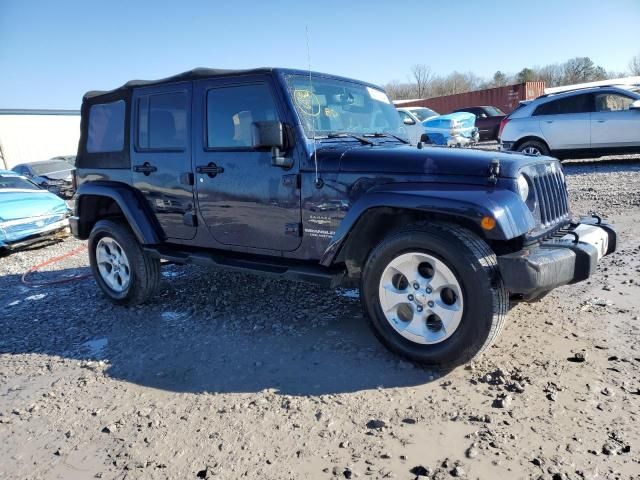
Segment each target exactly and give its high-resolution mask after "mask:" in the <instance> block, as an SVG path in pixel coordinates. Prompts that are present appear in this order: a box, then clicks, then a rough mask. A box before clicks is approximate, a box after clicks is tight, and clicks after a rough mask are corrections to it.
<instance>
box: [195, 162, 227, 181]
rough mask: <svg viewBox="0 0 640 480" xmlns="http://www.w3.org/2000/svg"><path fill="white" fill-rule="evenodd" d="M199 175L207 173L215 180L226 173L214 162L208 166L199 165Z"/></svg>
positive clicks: (197, 168) (197, 170)
mask: <svg viewBox="0 0 640 480" xmlns="http://www.w3.org/2000/svg"><path fill="white" fill-rule="evenodd" d="M196 172H197V173H206V174H207V175H209V178H213V177H215V176H216V175H218V174H219V173H222V172H224V168H222V167H219V166H217V165H216V164H215V163H213V162H209V164H208V165H199V166H197V167H196Z"/></svg>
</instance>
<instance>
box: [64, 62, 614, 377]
mask: <svg viewBox="0 0 640 480" xmlns="http://www.w3.org/2000/svg"><path fill="white" fill-rule="evenodd" d="M407 143H408V142H407V141H406V140H405V132H404V130H403V126H402V122H401V121H400V118H399V116H398V113H397V111H396V110H395V108H394V107H393V105H392V104H391V102H390V101H389V99H388V98H387V95H386V94H385V93H384V91H383V90H381V89H380V88H379V87H377V86H375V85H371V84H368V83H363V82H359V81H355V80H350V79H346V78H340V77H336V76H332V75H324V74H319V73H309V72H303V71H296V70H286V69H275V68H274V69H271V68H263V69H256V70H242V71H230V70H210V69H197V70H193V71H190V72H186V73H182V74H180V75H176V76H173V77H170V78H166V79H163V80H158V81H132V82H129V83H127V84H125V85H123V86H122V87H120V88H117V89H115V90H112V91H108V92H89V93H87V94H86V95H85V96H84V99H83V103H82V124H81V139H80V145H79V149H78V156H77V162H76V166H77V171H76V173H77V183H78V191H77V197H76V207H75V216H74V217H73V218H72V220H71V226H72V230H73V233H74V235H75V236H76V237H77V238H80V239H88V240H89V255H90V260H91V268H92V270H93V274H94V276H95V279H96V282H97V284H98V286H99V287H100V288H101V289H102V291H103V292H104V293H105V294H106V295H107V296H108V297H109V298H110V299H111V300H113V301H114V302H116V303H119V304H129V305H130V304H136V303H140V302H144V301H146V300H148V299H149V298H150V297H151V296H152V295H153V293H154V292H155V290H156V289H157V287H158V282H159V278H160V260H161V259H168V260H170V261H173V262H178V263H198V264H206V265H213V266H219V267H224V268H231V269H236V270H244V271H251V272H260V273H264V274H268V275H277V276H280V277H283V278H288V279H293V280H308V281H312V282H319V283H323V284H325V285H327V286H328V287H337V286H340V285H343V286H349V285H351V286H354V285H355V286H358V287H359V288H360V296H361V299H362V304H363V307H364V310H365V312H366V317H367V318H368V319H369V322H370V324H371V327H372V328H373V331H374V332H375V334H376V335H377V336H378V338H379V339H380V340H381V341H382V342H383V343H384V344H385V345H386V346H387V347H388V348H390V349H391V350H393V351H394V352H397V353H398V354H400V355H402V356H404V357H406V358H407V359H410V360H412V361H415V362H418V363H421V364H426V365H439V366H446V367H451V366H455V365H457V364H460V363H463V362H466V361H468V360H470V359H471V358H473V357H474V356H475V355H477V354H478V353H480V352H482V351H483V350H484V349H485V348H487V347H488V346H489V345H490V344H491V342H493V341H494V340H495V338H496V337H497V335H498V333H499V332H500V329H501V327H502V324H503V321H504V318H505V314H506V313H507V310H508V309H509V305H510V301H511V300H524V301H527V300H533V299H536V298H538V297H541V296H542V295H544V294H545V293H547V292H548V291H550V290H551V289H553V288H555V287H557V286H559V285H565V284H569V283H574V282H578V281H580V280H584V279H586V278H588V277H589V275H591V274H592V273H593V271H594V269H595V268H596V264H597V262H598V260H599V259H600V258H601V257H602V256H604V255H607V254H608V253H610V252H612V251H614V249H615V246H616V234H615V231H614V230H613V229H612V228H611V227H610V226H609V225H607V224H605V223H603V222H602V221H601V220H600V219H599V218H597V217H594V218H589V219H586V220H583V221H582V222H581V223H574V222H573V221H572V219H571V215H570V211H569V205H568V202H567V188H566V183H565V178H564V175H563V173H562V168H561V166H560V164H559V163H558V161H557V160H555V159H552V158H549V157H534V156H525V155H520V154H507V153H498V152H482V151H473V150H460V149H447V148H438V147H432V148H415V147H412V146H410V145H408V144H407Z"/></svg>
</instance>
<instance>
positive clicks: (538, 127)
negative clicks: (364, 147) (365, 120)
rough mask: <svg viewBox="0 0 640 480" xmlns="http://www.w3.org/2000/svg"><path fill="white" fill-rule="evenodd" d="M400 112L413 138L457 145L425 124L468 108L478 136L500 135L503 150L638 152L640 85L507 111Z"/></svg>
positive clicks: (587, 91)
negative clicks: (429, 130) (443, 113)
mask: <svg viewBox="0 0 640 480" xmlns="http://www.w3.org/2000/svg"><path fill="white" fill-rule="evenodd" d="M398 113H399V114H400V117H401V118H402V120H403V123H404V125H405V128H406V129H407V132H408V136H409V138H410V140H411V142H412V143H417V142H420V141H425V137H423V135H424V134H425V133H427V135H428V137H429V138H428V139H427V141H428V143H436V144H441V145H449V146H451V145H452V144H454V145H459V144H458V143H457V142H455V141H451V140H449V141H446V142H441V141H433V138H432V137H434V138H435V136H436V135H437V133H436V134H434V133H432V134H430V135H429V134H428V132H427V131H426V128H427V126H428V124H431V125H432V126H433V125H438V126H439V127H440V130H441V131H443V130H442V127H443V120H451V115H454V114H461V113H469V114H473V116H474V118H475V127H476V129H477V131H478V135H479V139H480V140H483V141H486V140H498V142H499V143H500V149H501V150H503V151H515V152H521V153H526V154H529V155H551V156H554V157H557V158H559V159H561V160H563V159H567V158H580V157H597V156H603V155H615V154H620V153H639V152H640V86H613V85H609V86H598V87H591V88H582V89H576V90H569V91H563V92H560V93H554V94H548V95H542V96H540V97H538V98H536V99H535V100H529V101H524V102H521V103H520V105H519V106H518V107H517V108H516V109H515V110H514V111H513V112H511V113H510V114H509V115H505V114H504V112H502V111H501V110H500V109H499V108H496V107H492V106H476V107H467V108H461V109H458V110H455V111H454V112H453V113H452V114H449V115H438V113H437V112H435V111H434V110H431V109H429V108H426V107H401V108H398ZM445 125H446V123H445ZM450 127H451V129H452V131H453V126H452V125H450ZM469 143H470V144H473V142H469Z"/></svg>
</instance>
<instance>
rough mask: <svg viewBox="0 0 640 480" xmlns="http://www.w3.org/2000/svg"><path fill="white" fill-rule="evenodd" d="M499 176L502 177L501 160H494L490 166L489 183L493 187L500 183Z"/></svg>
mask: <svg viewBox="0 0 640 480" xmlns="http://www.w3.org/2000/svg"><path fill="white" fill-rule="evenodd" d="M498 175H500V160H498V159H497V158H494V159H493V160H491V163H490V164H489V178H488V180H489V183H490V184H492V185H495V184H496V183H498Z"/></svg>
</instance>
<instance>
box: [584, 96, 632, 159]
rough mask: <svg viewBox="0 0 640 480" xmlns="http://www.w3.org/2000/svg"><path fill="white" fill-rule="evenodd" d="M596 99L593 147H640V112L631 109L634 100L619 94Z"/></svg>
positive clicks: (592, 133) (593, 116) (592, 137)
mask: <svg viewBox="0 0 640 480" xmlns="http://www.w3.org/2000/svg"><path fill="white" fill-rule="evenodd" d="M595 98H596V101H595V104H596V108H595V110H596V111H595V113H594V114H593V115H592V116H591V147H592V148H615V147H637V146H640V112H639V111H638V110H631V109H629V107H630V106H631V104H632V103H633V101H634V98H632V97H629V96H627V95H622V94H620V93H617V92H604V93H599V94H596V95H595Z"/></svg>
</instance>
